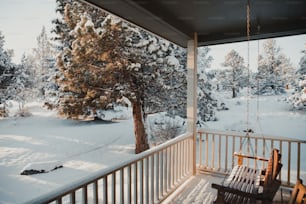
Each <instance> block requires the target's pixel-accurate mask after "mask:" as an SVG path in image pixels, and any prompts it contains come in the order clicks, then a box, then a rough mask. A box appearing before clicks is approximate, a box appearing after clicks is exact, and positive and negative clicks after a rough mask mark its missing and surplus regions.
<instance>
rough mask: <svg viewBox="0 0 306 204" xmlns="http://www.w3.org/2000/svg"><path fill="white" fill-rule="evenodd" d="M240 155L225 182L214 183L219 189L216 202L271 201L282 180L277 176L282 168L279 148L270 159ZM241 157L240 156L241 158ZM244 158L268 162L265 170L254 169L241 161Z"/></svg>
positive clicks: (213, 186) (214, 186)
mask: <svg viewBox="0 0 306 204" xmlns="http://www.w3.org/2000/svg"><path fill="white" fill-rule="evenodd" d="M235 156H238V161H239V160H240V162H238V165H237V166H235V167H234V168H233V169H232V171H231V173H230V174H229V175H228V176H227V177H226V178H225V180H224V182H223V183H222V184H221V185H219V184H214V183H213V184H212V185H211V186H212V188H215V189H217V190H218V195H217V199H216V200H215V202H214V203H256V200H261V201H262V203H271V202H272V200H273V198H274V196H275V194H276V192H277V190H278V188H279V187H280V185H281V182H280V181H279V180H277V176H278V174H279V172H280V170H281V168H282V166H283V165H282V164H281V163H280V159H281V154H280V153H279V150H277V149H273V150H272V152H271V156H270V158H269V159H265V158H261V157H253V156H247V155H241V154H235ZM239 157H240V158H239ZM243 158H247V159H256V160H261V161H264V162H268V163H267V168H265V169H263V170H259V169H253V168H250V167H248V166H245V165H243V164H242V163H241V161H242V160H243Z"/></svg>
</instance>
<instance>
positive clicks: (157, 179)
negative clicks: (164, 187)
mask: <svg viewBox="0 0 306 204" xmlns="http://www.w3.org/2000/svg"><path fill="white" fill-rule="evenodd" d="M155 163H156V166H155V172H156V174H155V193H156V199H157V200H159V152H157V154H156V162H155Z"/></svg>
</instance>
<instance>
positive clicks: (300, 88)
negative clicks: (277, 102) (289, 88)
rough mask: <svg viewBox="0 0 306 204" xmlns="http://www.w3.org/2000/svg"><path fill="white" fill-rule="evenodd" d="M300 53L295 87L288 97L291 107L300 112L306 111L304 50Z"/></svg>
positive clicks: (305, 59)
mask: <svg viewBox="0 0 306 204" xmlns="http://www.w3.org/2000/svg"><path fill="white" fill-rule="evenodd" d="M302 53H303V56H302V57H301V59H300V62H299V65H300V67H299V69H298V70H297V71H296V80H297V82H296V84H297V86H296V88H295V91H294V93H293V94H292V96H289V97H288V100H289V102H290V103H291V104H292V105H293V107H294V108H296V109H300V110H302V109H306V50H303V51H302Z"/></svg>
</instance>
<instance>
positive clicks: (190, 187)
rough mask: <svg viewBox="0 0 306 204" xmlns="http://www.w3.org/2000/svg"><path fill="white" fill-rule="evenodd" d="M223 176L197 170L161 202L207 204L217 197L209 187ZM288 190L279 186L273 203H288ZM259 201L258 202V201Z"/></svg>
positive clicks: (165, 203)
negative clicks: (194, 174)
mask: <svg viewBox="0 0 306 204" xmlns="http://www.w3.org/2000/svg"><path fill="white" fill-rule="evenodd" d="M223 179H224V176H223V175H219V174H207V173H200V172H198V173H197V174H196V176H192V177H191V178H190V179H188V180H187V181H186V182H185V183H184V184H183V185H181V186H180V187H179V188H178V189H177V190H176V191H175V192H174V193H173V194H172V195H171V196H169V197H168V198H167V199H166V200H165V201H164V202H162V203H163V204H177V203H182V204H190V203H193V204H200V203H201V204H202V203H203V204H208V203H213V201H214V200H215V199H216V197H217V190H216V189H213V188H211V184H212V183H217V184H221V182H222V181H223ZM289 197H290V190H289V189H288V188H284V187H280V188H279V190H278V192H277V194H276V196H275V198H274V200H273V203H288V201H289ZM259 203H260V202H259Z"/></svg>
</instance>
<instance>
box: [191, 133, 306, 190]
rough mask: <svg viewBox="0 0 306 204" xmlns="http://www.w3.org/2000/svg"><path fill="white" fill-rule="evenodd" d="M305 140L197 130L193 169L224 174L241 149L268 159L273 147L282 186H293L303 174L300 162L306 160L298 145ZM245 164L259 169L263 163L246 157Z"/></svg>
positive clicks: (229, 168) (304, 165)
mask: <svg viewBox="0 0 306 204" xmlns="http://www.w3.org/2000/svg"><path fill="white" fill-rule="evenodd" d="M305 143H306V141H304V140H298V139H292V138H284V137H275V136H267V135H254V134H251V135H249V137H246V134H243V133H236V132H235V133H233V132H221V131H213V130H200V131H198V136H197V150H196V151H197V169H199V170H201V171H209V172H216V173H225V174H226V173H228V172H229V171H230V170H231V169H232V168H233V167H234V165H236V163H237V162H236V159H235V157H234V153H235V152H240V151H241V150H242V151H243V152H242V153H244V154H248V155H252V156H255V155H256V156H259V157H265V158H268V157H269V154H270V151H271V150H272V149H273V148H277V149H279V150H280V153H281V154H282V164H283V167H282V170H281V172H280V176H279V178H280V179H281V181H282V185H284V186H293V185H294V184H295V182H296V179H297V178H303V177H305V176H306V175H305V174H306V172H305V171H306V164H305V163H301V161H305V159H306V149H305V148H304V149H302V148H301V145H302V144H305ZM241 144H242V145H241ZM301 157H303V158H301ZM247 165H254V167H255V168H260V165H263V163H262V162H259V164H258V162H254V161H249V160H247ZM301 165H303V166H302V167H301ZM301 172H303V174H301ZM304 179H306V178H304Z"/></svg>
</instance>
